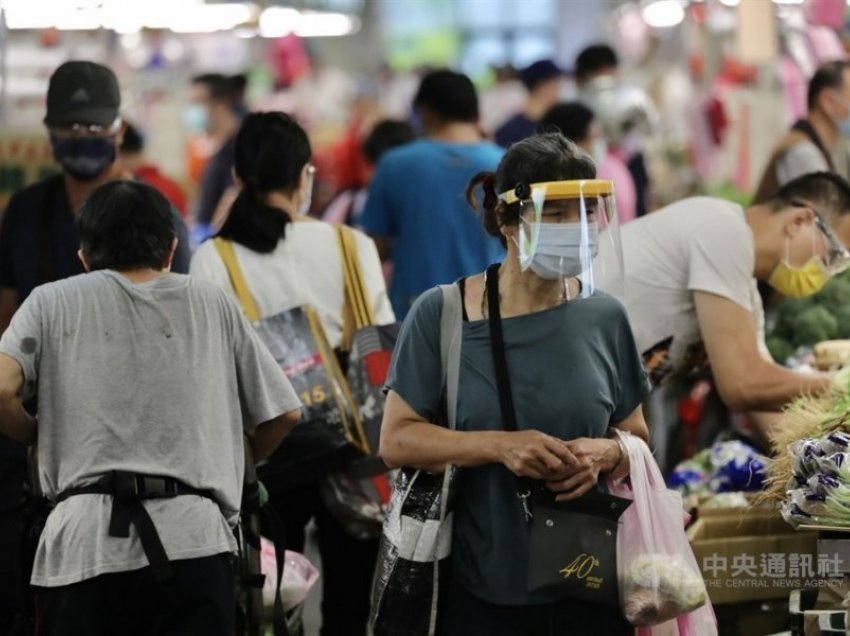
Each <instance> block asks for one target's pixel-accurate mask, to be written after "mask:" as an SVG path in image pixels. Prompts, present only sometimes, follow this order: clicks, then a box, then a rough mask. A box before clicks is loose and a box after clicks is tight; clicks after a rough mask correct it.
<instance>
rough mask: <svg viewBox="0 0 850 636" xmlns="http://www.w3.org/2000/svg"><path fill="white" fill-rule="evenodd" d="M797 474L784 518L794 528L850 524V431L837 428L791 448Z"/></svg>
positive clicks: (799, 442) (789, 494)
mask: <svg viewBox="0 0 850 636" xmlns="http://www.w3.org/2000/svg"><path fill="white" fill-rule="evenodd" d="M788 452H789V453H790V454H791V459H792V465H793V474H792V477H791V481H790V483H789V484H788V491H787V493H786V499H785V501H784V502H783V504H782V517H783V518H784V519H785V520H786V521H787V522H788V523H790V524H791V525H793V526H794V527H797V526H800V525H805V524H809V525H811V524H814V525H829V526H842V527H850V434H848V433H845V432H843V431H839V430H837V431H833V432H832V433H829V434H828V435H825V436H823V437H821V438H817V439H811V438H806V439H801V440H799V441H797V442H794V443H793V444H791V446H790V447H789V448H788Z"/></svg>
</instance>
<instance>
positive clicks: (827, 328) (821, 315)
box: [791, 305, 838, 347]
mask: <svg viewBox="0 0 850 636" xmlns="http://www.w3.org/2000/svg"><path fill="white" fill-rule="evenodd" d="M791 327H792V329H793V333H792V335H793V341H794V345H795V346H797V347H802V346H811V345H814V344H817V343H818V342H823V341H824V340H832V339H834V338H835V337H836V336H837V335H838V321H837V320H836V319H835V317H834V316H833V315H832V314H831V313H829V310H828V309H827V308H826V307H822V306H819V305H815V306H814V307H809V308H808V309H805V310H804V311H803V312H802V313H800V314H798V315H797V316H796V317H795V318H794V319H793V320H792V322H791Z"/></svg>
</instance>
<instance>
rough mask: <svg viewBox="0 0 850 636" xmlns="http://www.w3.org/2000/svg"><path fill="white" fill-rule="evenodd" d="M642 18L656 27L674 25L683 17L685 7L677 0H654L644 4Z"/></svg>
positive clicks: (663, 27)
mask: <svg viewBox="0 0 850 636" xmlns="http://www.w3.org/2000/svg"><path fill="white" fill-rule="evenodd" d="M643 19H644V21H645V22H646V23H647V24H648V25H649V26H651V27H653V28H656V29H665V28H669V27H674V26H676V25H677V24H680V23H681V22H682V20H684V19H685V9H684V8H683V7H682V4H681V3H680V2H679V1H678V0H654V1H653V2H650V3H649V4H647V5H646V6H644V8H643Z"/></svg>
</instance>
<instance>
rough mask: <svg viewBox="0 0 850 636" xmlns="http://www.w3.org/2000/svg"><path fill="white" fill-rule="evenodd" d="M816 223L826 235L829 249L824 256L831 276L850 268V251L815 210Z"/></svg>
mask: <svg viewBox="0 0 850 636" xmlns="http://www.w3.org/2000/svg"><path fill="white" fill-rule="evenodd" d="M815 225H816V226H817V228H818V229H819V230H820V231H821V233H822V234H823V235H824V236H825V237H826V242H827V245H828V249H827V252H826V255H824V257H823V264H824V267H825V268H826V271H827V273H828V274H829V275H830V276H835V275H836V274H840V273H841V272H843V271H844V270H846V269H847V268H850V251H848V250H847V248H846V247H844V246H843V245H842V244H841V243H840V242H839V240H838V239H837V238H836V237H835V234H833V233H832V230H831V229H830V228H829V226H828V225H827V224H826V222H825V221H824V220H823V218H821V215H820V214H818V213H817V212H815Z"/></svg>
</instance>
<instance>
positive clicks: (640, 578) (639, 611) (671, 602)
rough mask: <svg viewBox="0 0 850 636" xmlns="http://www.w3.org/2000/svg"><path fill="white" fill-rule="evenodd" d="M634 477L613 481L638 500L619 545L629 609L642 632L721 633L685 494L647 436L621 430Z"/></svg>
mask: <svg viewBox="0 0 850 636" xmlns="http://www.w3.org/2000/svg"><path fill="white" fill-rule="evenodd" d="M620 438H621V440H622V441H623V443H624V445H625V447H626V449H627V451H628V454H629V462H630V466H631V467H630V480H629V481H630V482H631V484H629V483H627V480H625V479H623V480H620V481H618V482H612V483H611V484H610V490H611V492H612V493H614V494H617V495H619V496H622V497H627V498H630V499H632V500H633V503H632V505H631V506H630V507H629V508H628V509H627V510H626V511H625V513H624V514H623V518H622V524H623V527H622V532H621V533H620V540H619V543H618V546H617V554H618V560H619V564H620V588H621V597H622V600H623V613H624V615H625V617H626V620H628V621H629V622H630V623H631V624H632V625H635V626H636V627H638V628H639V629H638V630H637V631H636V634H637V636H662V635H663V636H716V634H717V625H716V621H715V618H714V610H713V609H712V607H711V603H710V602H709V601H708V595H707V593H706V589H705V582H704V581H703V579H702V576H701V574H700V570H699V566H698V565H697V562H696V558H695V557H694V553H693V551H692V550H691V547H690V544H689V543H688V539H687V536H686V535H685V523H684V520H685V518H686V515H685V514H684V512H683V508H682V497H681V495H680V494H679V493H678V492H676V491H674V490H670V489H668V488H667V486H666V485H665V483H664V478H663V477H662V475H661V470H660V469H659V468H658V464H656V462H655V459H654V458H653V457H652V452H651V451H650V450H649V447H648V446H647V445H646V443H644V441H643V440H641V439H639V438H638V437H635V436H634V435H629V434H628V433H621V434H620Z"/></svg>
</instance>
